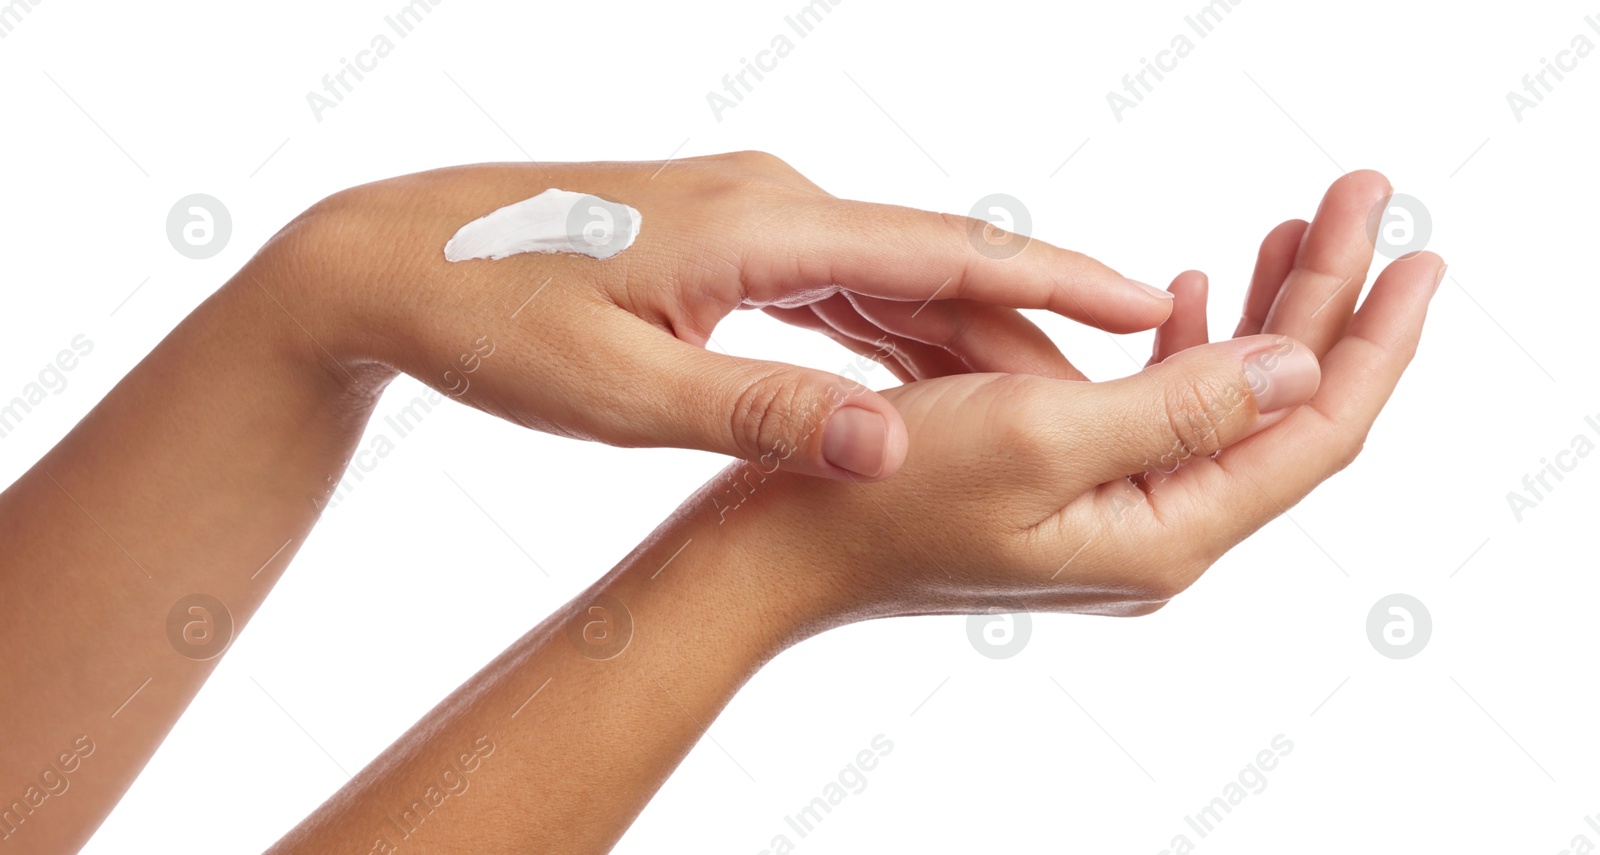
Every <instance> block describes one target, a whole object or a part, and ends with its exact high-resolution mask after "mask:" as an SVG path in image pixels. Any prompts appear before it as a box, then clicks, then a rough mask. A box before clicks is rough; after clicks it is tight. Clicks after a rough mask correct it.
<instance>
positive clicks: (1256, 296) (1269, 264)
mask: <svg viewBox="0 0 1600 855" xmlns="http://www.w3.org/2000/svg"><path fill="white" fill-rule="evenodd" d="M1310 225H1311V224H1310V223H1308V222H1306V221H1305V220H1289V221H1287V222H1283V223H1279V224H1278V226H1277V228H1274V229H1273V230H1272V231H1270V232H1267V237H1266V239H1265V240H1263V241H1262V242H1261V251H1260V252H1258V253H1256V270H1255V274H1254V275H1252V276H1251V277H1250V290H1249V291H1248V292H1247V293H1246V294H1245V298H1244V314H1243V315H1241V316H1240V317H1239V326H1238V327H1237V328H1236V329H1234V331H1233V337H1234V338H1240V337H1242V336H1247V335H1258V334H1260V332H1261V326H1262V325H1263V324H1265V323H1266V322H1267V313H1268V312H1270V311H1272V301H1274V300H1276V299H1278V289H1279V288H1281V287H1283V280H1284V279H1287V278H1288V276H1289V271H1290V270H1293V269H1294V256H1295V253H1297V252H1299V251H1300V241H1301V240H1303V239H1304V238H1305V236H1306V229H1307V228H1308V227H1309V226H1310Z"/></svg>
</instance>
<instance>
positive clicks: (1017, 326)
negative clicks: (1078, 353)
mask: <svg viewBox="0 0 1600 855" xmlns="http://www.w3.org/2000/svg"><path fill="white" fill-rule="evenodd" d="M844 296H846V297H847V298H848V299H849V301H850V304H851V305H853V306H854V307H855V308H856V310H857V311H858V312H860V314H861V316H862V317H863V318H865V319H866V320H868V321H870V322H872V323H873V324H875V325H876V326H878V327H881V328H883V329H885V330H888V331H889V332H892V333H895V334H896V335H899V336H902V337H905V338H909V339H911V340H913V341H919V342H922V343H923V344H928V345H932V346H934V347H939V348H943V349H944V350H947V351H949V352H950V353H953V354H955V355H956V356H957V357H959V358H960V360H961V362H962V363H964V364H965V365H966V368H967V370H968V371H971V372H978V373H987V372H996V373H1001V374H1037V375H1039V376H1041V377H1051V378H1054V379H1057V380H1083V379H1084V376H1083V374H1082V372H1080V371H1078V369H1076V368H1074V367H1073V365H1072V363H1071V362H1069V361H1067V358H1066V356H1064V355H1062V353H1061V349H1060V348H1058V347H1056V344H1055V342H1053V341H1051V340H1050V337H1049V336H1047V335H1045V333H1044V330H1041V329H1039V327H1038V326H1036V325H1035V324H1034V323H1033V322H1032V321H1030V320H1028V319H1027V318H1025V317H1023V316H1022V313H1021V312H1019V311H1017V310H1016V309H1008V308H1005V307H1004V306H992V305H989V304H988V303H978V302H974V301H972V300H931V301H929V302H928V303H926V304H922V305H918V304H916V303H911V302H905V301H897V300H882V299H878V298H876V297H863V296H860V295H857V294H848V293H847V294H845V295H844Z"/></svg>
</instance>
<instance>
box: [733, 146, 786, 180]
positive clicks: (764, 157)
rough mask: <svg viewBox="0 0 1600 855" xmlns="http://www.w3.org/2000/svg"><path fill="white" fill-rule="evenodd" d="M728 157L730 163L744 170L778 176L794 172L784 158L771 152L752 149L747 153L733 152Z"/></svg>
mask: <svg viewBox="0 0 1600 855" xmlns="http://www.w3.org/2000/svg"><path fill="white" fill-rule="evenodd" d="M726 157H727V159H728V160H729V162H731V163H733V164H735V165H737V166H739V167H740V168H742V169H748V170H750V171H752V172H760V173H764V174H776V173H790V172H793V171H794V169H793V167H791V166H789V164H788V163H786V162H785V161H784V160H783V158H781V157H778V156H777V155H775V154H772V153H771V152H765V151H757V150H754V149H750V150H746V151H735V152H731V153H729V154H727V155H726Z"/></svg>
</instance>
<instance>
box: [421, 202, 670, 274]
mask: <svg viewBox="0 0 1600 855" xmlns="http://www.w3.org/2000/svg"><path fill="white" fill-rule="evenodd" d="M641 222H642V218H641V217H640V215H639V211H638V210H637V209H635V208H633V207H631V206H628V205H624V204H621V203H620V202H607V201H606V200H604V199H601V198H600V197H598V196H592V195H589V194H587V193H573V192H571V191H570V190H556V189H554V188H551V189H549V190H546V191H544V192H543V193H540V194H539V195H537V196H535V197H533V198H532V199H524V200H522V201H521V202H517V203H515V204H511V205H507V206H505V207H504V208H501V209H500V210H498V211H495V212H493V213H491V214H488V215H487V216H483V217H479V218H478V219H476V220H473V221H472V222H470V223H467V224H466V225H464V226H462V227H461V229H460V230H459V231H457V232H456V234H455V237H453V238H451V239H450V242H449V243H446V244H445V245H444V258H445V260H446V261H467V260H469V259H473V258H487V259H490V260H493V261H498V260H500V259H502V258H507V257H509V256H513V255H518V254H520V253H524V252H576V253H579V254H581V255H587V256H589V257H591V258H597V259H607V258H610V257H611V256H613V255H616V254H617V253H619V252H621V251H623V250H625V249H627V248H628V247H630V246H632V245H633V240H634V238H636V237H638V236H639V225H640V223H641Z"/></svg>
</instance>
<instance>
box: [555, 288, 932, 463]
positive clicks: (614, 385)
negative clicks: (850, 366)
mask: <svg viewBox="0 0 1600 855" xmlns="http://www.w3.org/2000/svg"><path fill="white" fill-rule="evenodd" d="M596 327H597V328H596V329H593V330H589V331H587V333H588V335H587V337H588V340H589V342H590V349H589V350H588V351H587V352H586V353H585V367H586V368H588V369H590V370H589V372H588V373H587V374H586V376H605V377H608V378H611V379H610V381H609V382H606V383H600V384H594V385H593V386H592V387H591V388H587V389H585V390H584V391H585V399H586V406H585V407H584V409H583V411H582V412H578V413H573V414H569V417H570V418H569V420H570V421H573V422H576V423H578V424H581V425H584V426H585V427H586V428H587V429H588V430H590V431H591V432H592V433H593V435H594V436H595V437H596V438H599V439H602V440H604V441H607V442H610V443H612V444H614V445H624V446H670V447H677V448H694V449H700V450H703V451H712V452H717V453H720V454H727V455H731V456H734V457H741V458H744V459H745V460H749V461H751V462H752V463H754V464H755V465H757V466H760V467H762V469H763V471H772V469H775V468H778V467H781V468H783V469H786V470H791V471H796V472H803V473H806V474H810V475H820V476H824V477H829V478H835V479H839V480H849V479H855V480H865V481H873V480H878V479H881V478H887V477H889V476H891V475H893V474H894V473H895V472H896V471H897V470H898V469H899V468H900V465H901V464H902V463H904V461H905V455H906V446H907V444H908V440H907V436H906V426H905V422H904V420H902V419H901V418H900V414H899V413H898V412H896V411H895V409H894V407H893V406H892V405H891V404H890V403H889V402H888V400H886V399H885V398H884V397H883V396H882V395H879V394H878V393H877V392H874V391H872V390H871V389H868V388H867V387H866V386H864V385H862V384H861V383H860V382H859V380H858V379H856V378H852V377H849V376H845V377H841V376H838V375H835V374H829V373H827V372H825V371H815V370H812V369H809V368H800V367H796V366H793V365H787V364H784V363H781V362H766V361H761V360H753V359H742V358H739V357H734V356H728V355H726V354H720V353H714V352H711V351H708V350H704V349H702V348H699V347H696V346H694V345H692V344H688V343H686V342H683V341H680V340H679V339H677V338H674V337H673V336H671V335H668V334H666V333H664V332H663V331H661V330H659V329H657V328H656V327H653V326H651V325H650V324H648V323H646V322H644V321H642V320H640V319H639V318H637V317H635V316H633V315H631V314H628V313H627V312H625V311H622V310H618V311H617V312H616V314H615V315H613V316H610V317H607V318H605V319H603V320H601V321H598V322H597V325H596ZM596 367H600V368H604V369H606V370H595V369H596ZM845 373H846V375H849V374H851V373H852V372H851V371H846V372H845Z"/></svg>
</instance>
